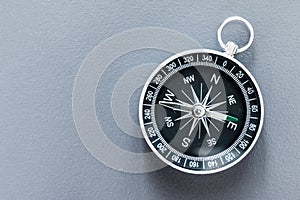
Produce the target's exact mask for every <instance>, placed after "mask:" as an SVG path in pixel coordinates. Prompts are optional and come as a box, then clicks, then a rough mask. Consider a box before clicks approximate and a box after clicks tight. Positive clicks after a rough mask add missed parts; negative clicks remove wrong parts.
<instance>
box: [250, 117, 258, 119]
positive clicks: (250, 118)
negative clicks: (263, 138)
mask: <svg viewBox="0 0 300 200" xmlns="http://www.w3.org/2000/svg"><path fill="white" fill-rule="evenodd" d="M250 119H258V117H250Z"/></svg>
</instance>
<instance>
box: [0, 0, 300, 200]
mask: <svg viewBox="0 0 300 200" xmlns="http://www.w3.org/2000/svg"><path fill="white" fill-rule="evenodd" d="M299 10H300V2H299V1H269V2H267V1H257V0H255V1H249V2H246V1H236V2H235V1H226V2H223V3H222V2H217V1H214V2H213V1H181V2H175V1H164V2H158V1H146V0H143V1H118V2H112V1H106V0H105V1H104V0H101V1H62V0H60V1H51V0H49V1H4V0H2V1H1V3H0V24H1V26H0V27H1V28H0V44H1V45H0V113H1V114H0V199H1V200H2V199H4V200H6V199H12V200H15V199H16V200H17V199H24V200H27V199H57V200H58V199H72V200H74V199H300V191H299V185H300V181H299V177H300V176H299V175H300V174H299V168H298V166H299V159H300V153H299V145H298V143H299V142H300V135H299V129H300V126H299V122H298V121H299V114H298V112H299V109H300V107H299V105H298V102H299V97H300V93H299V88H298V87H299V84H300V81H299V75H300V68H299V63H300V58H299V54H300V50H299V46H300V43H299V31H300V29H299V27H300V21H299V18H300V14H299ZM232 15H240V16H243V17H245V18H247V19H248V20H249V21H250V22H251V23H252V24H253V26H254V28H255V33H256V38H255V41H254V43H253V45H252V47H251V48H250V49H249V50H248V51H247V52H245V53H244V54H241V55H239V56H237V58H238V59H239V60H240V61H241V62H242V63H244V64H245V65H246V66H248V67H249V69H250V71H251V72H252V73H253V75H254V76H255V77H256V79H257V81H258V83H259V84H260V87H261V90H262V93H263V95H264V100H265V110H266V117H265V125H264V128H263V131H262V135H261V137H260V139H259V141H258V143H257V145H256V146H255V148H254V149H253V151H252V152H251V153H250V154H249V155H248V156H247V157H246V158H245V159H244V160H243V161H242V162H241V163H239V164H238V165H236V166H235V167H233V168H231V169H229V170H227V171H224V172H222V173H218V174H215V175H207V176H193V175H187V174H184V173H181V172H178V171H175V170H173V169H171V168H168V167H167V168H164V169H162V170H159V171H156V172H152V173H147V174H127V173H123V172H119V171H115V170H113V169H110V168H108V167H106V166H105V165H103V164H102V163H100V162H99V161H97V160H96V159H94V158H93V157H92V156H91V155H90V154H89V153H88V151H87V150H86V149H85V147H84V146H83V145H82V143H81V141H80V139H79V137H78V135H77V132H76V129H75V125H74V122H73V117H72V107H71V103H72V101H71V98H72V88H73V82H74V78H75V76H76V73H77V70H78V69H79V67H80V65H81V63H82V61H83V59H84V58H85V57H86V55H87V54H88V53H89V52H90V51H91V50H92V49H93V48H94V47H95V46H96V45H97V44H98V43H99V42H101V41H103V40H104V39H106V38H108V37H110V36H112V35H114V34H117V33H120V32H122V31H125V30H130V29H133V28H137V27H148V26H154V27H164V28H170V29H173V30H176V31H179V32H182V33H185V34H187V35H189V36H190V37H192V38H193V39H195V40H196V41H199V43H200V44H201V45H202V46H203V47H205V48H211V49H220V48H219V45H218V43H217V40H216V30H217V27H218V25H219V24H220V23H221V22H222V21H223V20H224V19H225V18H227V17H228V16H232ZM233 31H237V32H236V33H239V31H238V30H237V29H236V30H235V29H234V30H233ZM240 32H241V34H244V33H246V32H245V31H244V30H243V31H240ZM229 35H230V34H229ZM241 38H242V39H243V37H241ZM239 42H245V41H244V40H243V41H239ZM168 56H169V55H167V54H159V53H157V52H155V51H150V52H149V51H141V52H137V53H136V54H129V55H128V56H127V57H126V59H124V61H123V63H122V65H124V66H127V67H128V66H132V63H131V61H132V60H133V58H138V59H139V62H140V64H142V62H143V59H144V58H145V57H147V58H146V61H147V62H150V61H152V62H157V63H159V62H161V61H163V60H164V59H165V58H167V57H168ZM134 60H136V59H134ZM117 65H118V64H117V63H116V64H115V67H114V66H112V67H111V71H114V70H115V73H116V74H119V75H120V70H119V71H118V68H117V67H116V66H117ZM134 65H136V63H134ZM121 72H122V73H124V70H123V71H121ZM117 77H118V76H117ZM116 81H117V80H114V79H113V78H112V79H111V80H110V81H109V80H108V81H107V88H104V89H103V88H102V89H99V90H98V91H99V92H101V90H103V91H102V92H103V93H108V94H109V93H110V89H111V88H112V86H113V85H114V84H115V82H116ZM97 95H99V94H97ZM101 95H102V94H100V96H101ZM138 95H139V94H138V91H137V94H134V95H133V97H132V105H130V107H131V109H132V110H133V116H132V117H133V118H134V119H135V120H136V110H135V109H136V106H137V99H138ZM99 104H100V105H98V107H101V104H102V103H99ZM97 112H98V113H99V112H101V109H98V110H97ZM104 112H108V111H107V110H106V111H105V110H104ZM106 122H107V123H106V124H108V125H107V126H108V127H107V130H108V131H111V132H114V134H115V135H122V136H120V137H118V138H119V139H118V140H116V139H114V138H115V137H113V136H110V139H111V140H113V141H114V140H115V141H114V142H116V143H117V144H118V145H119V146H121V147H122V148H127V147H126V144H127V142H128V143H130V144H132V143H133V142H132V140H138V139H134V138H131V137H129V136H127V135H125V134H122V132H121V131H120V130H118V128H117V127H116V126H115V124H114V122H113V121H112V120H111V119H110V118H108V119H106ZM125 137H126V139H124V140H123V138H125ZM138 143H141V144H142V145H137V151H147V147H146V146H145V143H143V142H142V141H139V142H138ZM127 146H128V145H127ZM141 146H142V147H141ZM143 148H144V149H143ZM131 150H134V149H131Z"/></svg>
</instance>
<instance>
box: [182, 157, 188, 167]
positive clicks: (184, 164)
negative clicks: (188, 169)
mask: <svg viewBox="0 0 300 200" xmlns="http://www.w3.org/2000/svg"><path fill="white" fill-rule="evenodd" d="M186 161H187V158H185V161H184V164H183V167H185V166H186Z"/></svg>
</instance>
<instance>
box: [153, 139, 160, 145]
mask: <svg viewBox="0 0 300 200" xmlns="http://www.w3.org/2000/svg"><path fill="white" fill-rule="evenodd" d="M158 140H160V138H157V139H156V140H154V141H152V144H154V143H155V142H157V141H158Z"/></svg>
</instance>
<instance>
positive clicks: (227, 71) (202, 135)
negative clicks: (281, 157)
mask: <svg viewBox="0 0 300 200" xmlns="http://www.w3.org/2000/svg"><path fill="white" fill-rule="evenodd" d="M231 47H235V46H231ZM230 49H231V50H232V48H230ZM139 114H140V124H141V128H142V132H143V134H144V137H145V139H146V141H147V143H148V145H149V146H150V148H151V149H152V150H153V151H154V152H155V153H156V154H157V156H158V157H159V158H160V159H161V160H163V161H164V162H165V163H167V164H168V165H170V166H172V167H174V168H176V169H179V170H181V171H184V172H188V173H194V174H208V173H215V172H218V171H222V170H224V169H227V168H229V167H230V166H233V165H234V164H236V163H237V162H239V161H240V160H241V159H242V158H243V157H245V155H246V154H248V152H249V151H250V150H251V149H252V147H253V146H254V144H255V142H256V140H257V139H258V136H259V134H260V131H261V128H262V121H263V102H262V97H261V93H260V90H259V88H258V85H257V83H256V81H255V80H254V78H253V76H252V75H251V74H250V72H249V71H248V70H247V69H246V68H245V66H244V65H242V64H241V63H240V62H239V61H237V60H236V59H234V58H233V56H232V55H228V54H226V53H221V52H217V51H213V50H205V49H196V50H189V51H185V52H182V53H179V54H176V55H174V56H172V57H171V58H169V59H167V60H166V61H165V62H163V63H162V64H161V65H159V67H158V68H157V69H156V70H155V71H154V72H153V73H152V74H151V76H150V78H149V79H148V81H147V83H146V84H145V87H144V89H143V92H142V95H141V100H140V110H139Z"/></svg>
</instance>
